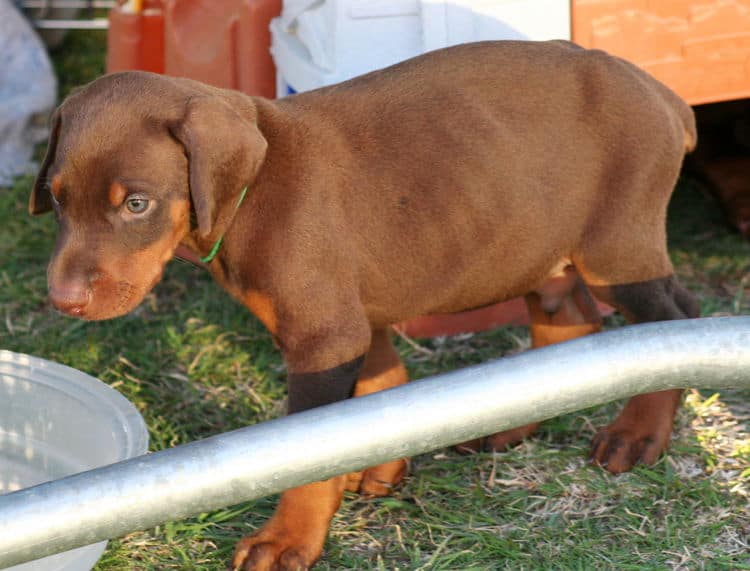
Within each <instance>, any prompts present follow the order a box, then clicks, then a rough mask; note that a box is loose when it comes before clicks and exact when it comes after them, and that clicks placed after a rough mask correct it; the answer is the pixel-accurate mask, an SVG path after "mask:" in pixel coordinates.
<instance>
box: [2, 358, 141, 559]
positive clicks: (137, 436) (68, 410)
mask: <svg viewBox="0 0 750 571" xmlns="http://www.w3.org/2000/svg"><path fill="white" fill-rule="evenodd" d="M147 450H148V432H147V430H146V425H145V423H144V422H143V418H142V417H141V415H140V413H139V412H138V411H137V410H136V408H135V407H134V406H133V405H132V403H130V402H129V401H128V400H127V399H126V398H125V397H123V396H122V395H121V394H120V393H118V392H117V391H115V390H114V389H112V388H111V387H109V386H108V385H106V384H104V383H102V382H101V381H99V380H97V379H95V378H93V377H90V376H89V375H86V374H84V373H82V372H80V371H77V370H75V369H71V368H70V367H65V366H64V365H59V364H57V363H53V362H51V361H47V360H44V359H40V358H38V357H31V356H29V355H23V354H20V353H12V352H10V351H1V350H0V494H6V493H9V492H13V491H15V490H20V489H22V488H27V487H29V486H34V485H36V484H41V483H42V482H47V481H49V480H54V479H56V478H61V477H63V476H69V475H71V474H75V473H77V472H82V471H84V470H90V469H91V468H97V467H99V466H104V465H106V464H112V463H113V462H119V461H120V460H126V459H128V458H132V457H134V456H139V455H141V454H145V453H146V451H147ZM106 546H107V542H106V541H103V542H100V543H96V544H93V545H88V546H86V547H80V548H78V549H74V550H71V551H67V552H65V553H60V554H57V555H53V556H51V557H45V558H44V559H39V560H37V561H30V562H28V563H23V564H21V565H16V566H13V567H10V568H8V571H11V570H12V571H88V570H89V569H91V568H92V567H93V566H94V565H95V564H96V562H97V560H98V559H99V558H100V557H101V554H102V552H103V551H104V549H105V547H106Z"/></svg>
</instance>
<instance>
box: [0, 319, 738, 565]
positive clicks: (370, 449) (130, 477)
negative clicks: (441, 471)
mask: <svg viewBox="0 0 750 571" xmlns="http://www.w3.org/2000/svg"><path fill="white" fill-rule="evenodd" d="M680 387H698V388H700V387H710V388H725V387H750V318H748V317H731V318H710V319H700V320H692V321H673V322H668V323H653V324H646V325H639V326H633V327H626V328H620V329H618V330H615V331H611V332H607V333H601V334H598V335H591V336H588V337H584V338H581V339H577V340H575V341H570V342H567V343H563V344H559V345H555V346H551V347H546V348H544V349H539V350H536V351H529V352H526V353H522V354H519V355H515V356H512V357H508V358H505V359H501V360H499V361H495V362H491V363H486V364H483V365H479V366H476V367H471V368H467V369H462V370H460V371H455V372H452V373H448V374H445V375H440V376H437V377H434V378H431V379H424V380H421V381H416V382H413V383H410V384H409V385H406V386H402V387H398V388H395V389H391V390H388V391H383V392H380V393H376V394H373V395H369V396H366V397H362V398H358V399H352V400H349V401H345V402H341V403H336V404H333V405H329V406H326V407H321V408H319V409H314V410H310V411H306V412H303V413H299V414H295V415H291V416H288V417H285V418H281V419H277V420H273V421H270V422H265V423H262V424H259V425H255V426H251V427H248V428H243V429H240V430H236V431H233V432H229V433H226V434H222V435H219V436H215V437H212V438H207V439H205V440H201V441H198V442H194V443H191V444H186V445H183V446H178V447H176V448H173V449H170V450H165V451H162V452H157V453H154V454H151V455H147V456H142V457H139V458H134V459H132V460H128V461H125V462H121V463H118V464H113V465H111V466H107V467H104V468H99V469H96V470H92V471H89V472H84V473H81V474H78V475H75V476H70V477H68V478H64V479H61V480H57V481H54V482H49V483H46V484H42V485H40V486H36V487H33V488H28V489H26V490H21V491H18V492H15V493H12V494H8V495H5V496H0V567H5V566H10V565H13V564H16V563H20V562H24V561H28V560H31V559H34V558H38V557H42V556H44V555H49V554H52V553H56V552H60V551H64V550H67V549H71V548H74V547H77V546H81V545H85V544H89V543H94V542H96V541H100V540H103V539H109V538H114V537H119V536H121V535H124V534H126V533H128V532H131V531H135V530H139V529H145V528H148V527H151V526H153V525H156V524H159V523H162V522H164V521H167V520H174V519H179V518H183V517H188V516H191V515H195V514H198V513H200V512H204V511H207V510H211V509H216V508H219V507H222V506H226V505H230V504H233V503H238V502H241V501H245V500H251V499H255V498H259V497H262V496H266V495H269V494H273V493H276V492H279V491H281V490H284V489H286V488H290V487H294V486H298V485H301V484H305V483H308V482H312V481H316V480H321V479H324V478H328V477H330V476H334V475H336V474H342V473H345V472H349V471H353V470H358V469H361V468H364V467H367V466H371V465H375V464H379V463H381V462H385V461H387V460H392V459H395V458H400V457H404V456H410V455H414V454H420V453H423V452H427V451H430V450H434V449H436V448H440V447H444V446H448V445H451V444H455V443H458V442H462V441H464V440H468V439H471V438H476V437H478V436H481V435H485V434H489V433H492V432H496V431H500V430H505V429H507V428H511V427H514V426H518V425H521V424H526V423H529V422H533V421H537V420H544V419H547V418H550V417H553V416H557V415H559V414H563V413H567V412H571V411H574V410H578V409H581V408H584V407H589V406H593V405H597V404H602V403H605V402H609V401H612V400H615V399H619V398H623V397H628V396H631V395H635V394H639V393H644V392H651V391H659V390H665V389H670V388H680Z"/></svg>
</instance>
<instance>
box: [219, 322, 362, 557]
mask: <svg viewBox="0 0 750 571" xmlns="http://www.w3.org/2000/svg"><path fill="white" fill-rule="evenodd" d="M362 325H363V326H359V327H357V326H354V327H340V328H336V330H335V331H328V332H321V329H317V328H316V329H314V334H310V335H306V336H304V337H301V336H300V335H293V336H291V335H290V336H289V337H288V338H282V337H280V338H279V342H280V344H281V347H282V350H283V351H284V358H285V360H286V362H287V366H288V367H289V371H290V373H289V412H290V413H292V412H299V411H302V410H305V409H308V408H313V407H316V406H322V405H325V404H329V403H332V402H336V401H338V400H342V399H346V398H349V397H350V396H352V393H353V390H354V385H355V383H356V381H357V377H358V376H359V372H360V369H361V367H362V363H363V361H364V355H365V352H366V351H367V347H368V345H369V340H370V329H369V325H367V323H366V322H364V323H363V324H362ZM316 348H318V349H317V350H316ZM352 355H354V356H353V357H351V358H347V357H350V356H352ZM331 360H338V361H340V362H339V363H338V364H336V365H333V366H328V367H326V366H325V365H326V364H328V363H330V362H331ZM316 369H317V370H316ZM346 481H347V477H346V476H345V475H342V476H336V477H334V478H331V479H329V480H324V481H321V482H315V483H312V484H307V485H305V486H300V487H298V488H293V489H291V490H287V491H286V492H284V493H283V494H282V496H281V500H280V501H279V505H278V507H277V508H276V512H275V513H274V515H273V516H272V517H271V519H270V520H269V521H268V522H267V523H266V524H265V525H264V526H263V527H262V528H261V529H260V530H258V531H257V532H256V533H254V534H253V535H251V536H248V537H245V538H243V539H242V540H241V541H240V542H239V543H238V544H237V547H236V549H235V552H234V557H233V558H232V568H233V569H237V570H242V571H251V570H252V571H271V570H273V571H277V570H278V571H299V570H304V569H309V568H310V567H311V566H312V565H313V564H314V563H315V561H317V560H318V558H319V557H320V554H321V553H322V551H323V544H324V542H325V539H326V535H327V534H328V527H329V525H330V522H331V519H332V518H333V515H334V514H335V513H336V510H337V509H338V507H339V505H340V504H341V499H342V498H343V495H344V489H345V487H346Z"/></svg>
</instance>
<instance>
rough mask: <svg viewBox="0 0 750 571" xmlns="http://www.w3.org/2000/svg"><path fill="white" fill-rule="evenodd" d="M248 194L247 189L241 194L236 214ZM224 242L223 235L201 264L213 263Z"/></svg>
mask: <svg viewBox="0 0 750 571" xmlns="http://www.w3.org/2000/svg"><path fill="white" fill-rule="evenodd" d="M246 194H247V187H245V188H243V189H242V193H241V194H240V199H239V200H238V201H237V206H235V207H234V210H235V212H236V211H237V209H238V208H239V207H240V204H242V201H243V200H245V195H246ZM222 240H224V235H223V234H222V235H221V236H219V239H218V240H216V243H215V244H214V247H213V248H211V251H210V252H209V253H208V255H207V256H205V257H203V258H201V259H200V260H201V262H203V263H204V264H210V263H211V261H212V260H213V259H214V258H215V257H216V253H217V252H218V251H219V248H220V247H221V242H222Z"/></svg>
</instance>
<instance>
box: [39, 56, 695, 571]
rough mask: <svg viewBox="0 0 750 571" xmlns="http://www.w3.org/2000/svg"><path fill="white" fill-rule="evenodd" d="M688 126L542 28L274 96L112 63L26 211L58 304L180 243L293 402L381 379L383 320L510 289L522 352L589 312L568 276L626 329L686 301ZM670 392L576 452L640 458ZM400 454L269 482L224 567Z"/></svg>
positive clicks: (93, 307) (380, 475)
mask: <svg viewBox="0 0 750 571" xmlns="http://www.w3.org/2000/svg"><path fill="white" fill-rule="evenodd" d="M695 141H696V133H695V125H694V120H693V115H692V111H691V109H690V107H688V106H687V105H686V104H685V103H684V102H683V101H682V100H681V99H679V98H678V97H677V96H676V95H675V94H674V93H673V92H672V91H670V90H669V89H667V88H666V87H665V86H663V85H662V84H660V83H658V82H657V81H655V80H654V79H652V78H651V77H650V76H648V75H647V74H645V73H644V72H642V71H640V70H639V69H637V68H636V67H635V66H633V65H631V64H629V63H627V62H625V61H623V60H621V59H618V58H615V57H611V56H609V55H607V54H605V53H603V52H601V51H588V50H584V49H582V48H579V47H578V46H575V45H573V44H570V43H567V42H561V41H554V42H514V41H506V42H484V43H477V44H467V45H462V46H458V47H453V48H448V49H444V50H439V51H436V52H432V53H429V54H427V55H424V56H421V57H417V58H415V59H412V60H409V61H406V62H403V63H401V64H398V65H395V66H393V67H390V68H387V69H384V70H381V71H377V72H374V73H370V74H368V75H365V76H362V77H359V78H357V79H354V80H351V81H348V82H345V83H342V84H339V85H334V86H331V87H326V88H323V89H319V90H316V91H312V92H308V93H303V94H300V95H295V96H292V97H288V98H285V99H282V100H278V101H270V100H266V99H261V98H253V97H248V96H245V95H243V94H241V93H237V92H232V91H225V90H221V89H216V88H213V87H209V86H206V85H202V84H200V83H197V82H195V81H190V80H187V79H178V78H170V77H163V76H158V75H152V74H149V73H141V72H129V73H121V74H114V75H109V76H105V77H103V78H100V79H98V80H96V81H94V82H93V83H91V84H89V85H88V86H86V87H84V88H83V89H81V90H80V91H77V92H76V93H74V94H72V95H71V96H70V97H68V98H67V99H66V100H65V102H64V103H63V104H62V105H61V106H60V107H59V108H58V109H57V110H56V111H55V113H54V114H53V118H52V132H51V136H50V141H49V149H48V152H47V156H46V158H45V159H44V162H43V164H42V167H41V172H40V174H39V177H38V180H37V182H36V183H35V186H34V189H33V192H32V195H31V200H30V211H31V212H32V213H33V214H38V213H41V212H44V211H47V210H50V209H54V211H55V214H56V216H57V219H58V222H59V234H58V238H57V244H56V247H55V251H54V253H53V255H52V260H51V262H50V265H49V270H48V279H49V296H50V299H51V301H52V303H53V304H54V306H55V307H56V308H57V309H59V310H60V311H63V312H65V313H67V314H70V315H73V316H76V317H80V318H84V319H106V318H111V317H115V316H118V315H122V314H124V313H126V312H128V311H130V310H132V309H133V308H134V307H136V306H137V305H138V303H140V301H141V300H142V299H143V297H144V295H145V294H146V293H147V292H148V291H149V290H150V289H151V288H152V287H153V286H154V284H156V283H157V282H158V281H159V279H160V277H161V275H162V271H163V268H164V265H165V264H166V263H167V262H168V261H169V260H170V258H172V256H173V254H174V252H175V250H176V248H178V246H180V247H183V248H187V249H189V250H190V251H192V252H193V253H195V254H197V255H198V256H201V257H204V259H205V260H206V263H207V265H208V268H209V270H210V272H211V274H212V275H213V276H214V277H215V279H216V280H217V281H218V282H219V283H220V284H221V285H222V286H223V287H224V288H225V289H226V290H227V291H228V292H229V293H230V294H231V295H232V296H234V297H235V298H236V299H237V300H238V301H239V302H240V303H242V304H243V305H244V306H245V307H247V308H248V309H249V310H250V311H252V312H253V313H254V314H255V315H256V316H257V317H258V318H259V319H260V320H261V321H262V322H263V323H264V324H265V326H266V327H267V328H268V330H269V331H270V332H271V334H272V335H273V336H274V337H275V340H276V342H277V344H278V346H279V347H280V349H281V351H282V352H283V356H284V359H285V361H286V363H287V365H288V369H289V410H290V412H295V411H300V410H303V409H307V408H310V407H315V406H319V405H324V404H326V403H331V402H334V401H338V400H340V399H345V398H347V397H350V396H358V395H364V394H367V393H371V392H374V391H378V390H381V389H385V388H388V387H393V386H395V385H399V384H402V383H405V382H406V380H407V375H406V371H405V369H404V367H403V365H402V363H401V361H400V359H399V357H398V355H397V354H396V352H395V351H394V348H393V346H392V344H391V341H390V338H389V334H388V328H389V324H392V323H395V322H399V321H402V320H404V319H408V318H410V317H413V316H418V315H425V314H430V313H446V312H455V311H461V310H465V309H468V308H475V307H479V306H482V305H486V304H489V303H493V302H497V301H500V300H505V299H509V298H511V297H514V296H526V301H527V302H528V305H529V308H530V310H531V316H532V332H533V340H534V344H535V345H536V346H540V345H544V344H547V343H550V342H555V341H560V340H563V339H569V338H573V337H577V336H580V335H583V334H586V333H590V332H592V331H596V330H597V329H598V327H599V316H598V314H597V313H596V308H595V306H594V304H593V300H592V298H591V296H590V295H589V293H588V292H589V291H590V292H592V293H593V295H594V296H595V297H596V298H598V299H600V300H602V301H604V302H606V303H609V304H611V305H613V306H615V307H616V308H617V309H619V310H620V311H621V312H622V313H623V314H624V315H625V316H627V318H628V319H629V320H630V321H631V322H643V321H655V320H664V319H681V318H686V317H693V316H696V315H697V314H698V310H697V306H696V303H695V301H694V300H693V298H692V297H691V296H690V294H689V293H688V292H687V291H686V290H684V289H683V288H682V287H680V286H679V285H678V283H677V282H676V281H675V278H674V276H673V269H672V265H671V263H670V260H669V257H668V255H667V250H666V236H665V216H666V208H667V202H668V200H669V197H670V194H671V192H672V189H673V186H674V184H675V181H676V178H677V176H678V172H679V170H680V165H681V163H682V160H683V156H684V154H685V153H686V152H687V151H689V150H691V149H692V148H693V146H694V144H695ZM193 219H194V220H193ZM584 282H585V284H587V285H588V289H586V287H585V286H584ZM680 395H681V392H680V391H677V390H675V391H665V392H661V393H653V394H647V395H642V396H637V397H634V398H632V399H631V400H630V401H629V402H628V403H627V405H626V406H625V408H624V410H623V411H622V413H621V414H620V416H619V417H618V418H617V420H615V421H614V423H612V424H611V425H610V426H609V427H607V428H605V429H604V430H602V431H601V432H600V433H599V434H598V436H597V437H596V438H595V441H594V445H593V450H592V456H593V459H594V461H596V462H597V463H599V464H601V465H602V466H605V467H606V468H607V469H608V470H609V471H611V472H615V473H617V472H622V471H624V470H628V469H629V468H630V467H631V466H633V465H634V464H635V463H636V462H653V461H654V460H655V459H656V458H657V457H658V456H659V455H660V454H661V453H662V451H663V450H664V449H665V448H666V446H667V443H668V440H669V436H670V432H671V427H672V421H673V416H674V414H675V410H676V407H677V406H678V402H679V400H680ZM375 428H376V427H369V428H368V429H375ZM533 429H534V426H529V427H523V428H520V429H517V430H515V431H511V432H509V433H504V434H499V435H495V436H493V437H491V438H490V439H489V440H488V444H489V446H491V447H493V446H494V447H498V448H499V447H503V446H505V445H506V444H508V443H510V442H512V441H514V440H517V439H518V438H521V437H523V436H525V435H527V434H529V433H531V432H532V431H533ZM405 465H406V464H405V461H404V460H398V461H394V462H389V463H387V464H384V465H381V466H376V467H373V468H370V469H368V470H365V471H363V472H362V473H359V474H354V475H350V476H349V477H347V476H339V477H335V478H331V479H330V480H326V481H322V482H317V483H314V484H310V485H306V486H302V487H299V488H296V489H292V490H289V491H287V492H285V493H284V494H283V496H282V498H281V500H280V503H279V506H278V509H277V511H276V513H275V515H274V516H273V517H272V519H271V520H270V521H269V522H268V523H267V524H266V525H265V526H264V527H263V528H262V529H260V530H259V531H258V532H257V533H255V534H254V535H252V536H250V537H247V538H245V539H243V540H242V541H241V542H240V543H239V545H238V547H237V549H236V552H235V555H234V559H233V562H232V565H233V566H234V567H235V568H241V569H245V570H249V569H253V570H267V569H305V568H308V567H309V566H311V565H312V564H313V563H314V562H315V561H316V560H317V559H318V557H319V556H320V554H321V551H322V547H323V542H324V540H325V537H326V534H327V530H328V525H329V522H330V520H331V518H332V517H333V515H334V512H335V511H336V510H337V508H338V506H339V503H340V502H341V499H342V495H343V492H344V490H345V489H346V488H347V487H348V488H349V489H359V490H360V491H362V492H363V493H366V494H375V495H377V494H384V493H387V492H388V490H389V489H390V488H391V487H392V486H393V485H395V484H396V483H398V482H399V481H400V480H401V479H402V477H403V476H404V471H405Z"/></svg>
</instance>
